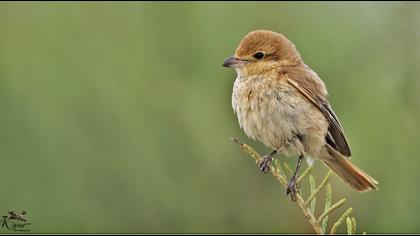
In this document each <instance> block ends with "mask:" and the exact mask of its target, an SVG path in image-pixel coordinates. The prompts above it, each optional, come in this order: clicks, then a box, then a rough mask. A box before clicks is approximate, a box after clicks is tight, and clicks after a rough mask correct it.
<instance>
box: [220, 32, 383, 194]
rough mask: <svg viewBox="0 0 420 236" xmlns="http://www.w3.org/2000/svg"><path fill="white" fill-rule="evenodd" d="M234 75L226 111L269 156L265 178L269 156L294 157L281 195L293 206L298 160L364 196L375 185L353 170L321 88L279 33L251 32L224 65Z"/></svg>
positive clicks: (262, 166) (264, 164) (265, 162)
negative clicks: (321, 167) (318, 166)
mask: <svg viewBox="0 0 420 236" xmlns="http://www.w3.org/2000/svg"><path fill="white" fill-rule="evenodd" d="M223 66H225V67H232V68H235V69H236V72H237V78H236V80H235V83H234V86H233V94H232V107H233V110H234V112H235V113H236V115H237V117H238V121H239V125H240V127H241V128H242V129H243V130H244V132H245V133H246V135H247V136H249V137H251V138H253V139H256V140H258V141H260V142H262V143H263V144H264V145H266V146H267V147H269V148H271V149H272V150H273V151H272V152H271V153H270V154H268V155H266V156H264V158H263V161H262V162H261V163H260V164H259V166H260V169H261V171H263V172H267V170H268V168H269V165H270V163H271V161H272V158H273V156H274V155H275V154H276V153H278V152H281V153H283V154H285V155H286V156H299V159H298V162H297V166H296V170H295V172H294V174H293V176H292V177H291V179H290V180H289V184H288V186H287V189H286V195H288V194H290V193H291V197H292V200H293V201H294V200H295V194H296V192H297V187H296V180H297V177H298V171H299V168H300V165H301V162H302V159H303V158H304V157H305V156H306V157H311V158H316V159H319V160H321V161H322V162H323V163H324V164H325V165H327V166H328V167H329V168H330V169H332V170H333V171H334V172H335V173H336V174H337V175H338V176H339V177H340V178H341V179H342V180H344V182H346V183H347V184H349V185H350V186H351V187H353V188H354V189H356V190H358V191H360V192H364V191H369V190H371V189H376V190H377V189H378V188H377V186H376V185H377V184H378V182H377V181H376V180H375V179H374V178H372V177H370V176H369V175H368V174H366V173H365V172H363V171H362V170H360V169H359V168H358V167H356V166H355V165H353V164H352V163H351V162H350V161H349V159H350V156H351V153H350V148H349V145H348V142H347V139H346V137H345V135H344V131H343V128H342V126H341V124H340V121H339V120H338V118H337V116H336V115H335V114H334V112H333V110H332V108H331V106H330V104H329V103H328V100H327V90H326V87H325V84H324V82H323V81H322V80H321V79H320V78H319V77H318V75H317V74H316V73H315V72H314V71H313V70H312V69H311V68H309V67H308V66H307V65H306V64H305V63H304V62H303V60H302V58H301V57H300V54H299V52H298V51H297V50H296V48H295V46H294V45H293V43H292V42H290V41H289V40H288V39H287V38H286V37H285V36H283V35H282V34H280V33H276V32H272V31H268V30H257V31H253V32H250V33H249V34H248V35H246V36H245V37H244V38H243V39H242V41H241V42H240V44H239V46H238V48H237V49H236V52H235V55H234V56H232V57H229V58H228V59H227V60H226V61H225V62H224V63H223Z"/></svg>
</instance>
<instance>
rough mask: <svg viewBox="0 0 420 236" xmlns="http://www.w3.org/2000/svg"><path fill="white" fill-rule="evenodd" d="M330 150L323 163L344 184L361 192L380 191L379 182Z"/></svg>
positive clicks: (329, 148)
mask: <svg viewBox="0 0 420 236" xmlns="http://www.w3.org/2000/svg"><path fill="white" fill-rule="evenodd" d="M327 149H328V154H329V157H328V158H322V162H324V164H325V165H327V166H328V167H329V168H330V169H331V170H333V171H334V172H335V174H336V175H338V176H339V177H340V178H341V179H342V180H344V182H346V183H347V184H348V185H350V186H351V187H352V188H354V189H356V190H357V191H359V192H366V191H370V190H372V189H375V190H378V187H377V186H376V185H378V181H376V180H375V179H374V178H372V177H371V176H369V175H368V174H366V173H365V172H364V171H362V170H360V169H359V168H358V167H357V166H355V165H353V164H352V163H351V162H350V161H348V160H347V158H346V157H344V156H342V155H341V154H340V153H338V152H337V151H335V150H333V149H332V148H331V147H327Z"/></svg>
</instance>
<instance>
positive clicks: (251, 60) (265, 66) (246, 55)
mask: <svg viewBox="0 0 420 236" xmlns="http://www.w3.org/2000/svg"><path fill="white" fill-rule="evenodd" d="M301 62H302V60H301V58H300V55H299V52H298V51H297V50H296V48H295V46H294V45H293V43H292V42H290V41H289V40H288V39H287V38H286V37H284V36H283V35H282V34H279V33H276V32H273V31H269V30H256V31H252V32H250V33H248V34H247V35H246V36H245V37H244V38H243V39H242V40H241V42H240V43H239V46H238V48H237V49H236V52H235V55H233V56H231V57H229V58H228V59H226V61H225V62H224V63H223V66H224V67H232V68H235V69H236V71H237V72H238V74H239V75H240V76H244V77H246V76H254V75H257V76H258V75H263V74H266V73H272V72H275V71H277V70H278V69H279V68H281V67H284V66H294V65H298V64H300V63H301Z"/></svg>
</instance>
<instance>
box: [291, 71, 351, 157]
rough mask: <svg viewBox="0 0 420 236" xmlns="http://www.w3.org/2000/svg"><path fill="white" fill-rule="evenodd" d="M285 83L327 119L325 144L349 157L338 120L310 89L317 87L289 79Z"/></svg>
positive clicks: (321, 97)
mask: <svg viewBox="0 0 420 236" xmlns="http://www.w3.org/2000/svg"><path fill="white" fill-rule="evenodd" d="M307 81H308V80H307ZM307 81H306V82H307ZM287 82H288V83H289V84H291V85H292V86H293V87H295V88H296V89H297V90H298V91H299V92H300V93H301V94H302V95H304V96H305V97H306V98H307V99H308V100H309V101H311V102H312V103H313V104H314V105H315V106H316V107H317V108H318V109H319V110H320V111H321V113H322V114H323V115H324V117H325V118H326V119H327V121H328V123H329V127H328V134H327V137H326V141H327V143H328V144H330V145H331V146H332V147H333V148H334V149H336V150H337V151H338V152H340V153H341V154H342V155H344V156H346V157H350V156H351V152H350V147H349V144H348V143H347V139H346V136H345V135H344V131H343V128H342V127H341V124H340V121H339V120H338V118H337V116H336V115H335V113H334V111H333V110H332V108H331V106H330V104H329V103H328V101H327V100H326V99H325V98H324V97H323V96H321V93H319V92H316V91H313V89H311V88H317V86H308V85H309V83H304V82H302V80H292V79H290V78H287Z"/></svg>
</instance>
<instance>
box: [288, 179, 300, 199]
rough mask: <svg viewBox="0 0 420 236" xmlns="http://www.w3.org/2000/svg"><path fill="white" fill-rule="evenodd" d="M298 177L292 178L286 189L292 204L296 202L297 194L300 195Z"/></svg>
mask: <svg viewBox="0 0 420 236" xmlns="http://www.w3.org/2000/svg"><path fill="white" fill-rule="evenodd" d="M296 181H297V176H296V175H293V176H292V178H290V180H289V183H287V187H286V196H287V195H289V194H290V197H291V200H292V202H296V194H297V193H298V191H299V189H298V185H297V182H296Z"/></svg>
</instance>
